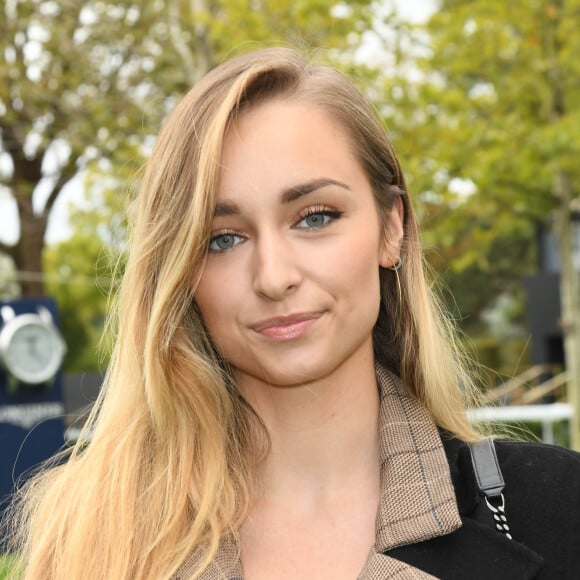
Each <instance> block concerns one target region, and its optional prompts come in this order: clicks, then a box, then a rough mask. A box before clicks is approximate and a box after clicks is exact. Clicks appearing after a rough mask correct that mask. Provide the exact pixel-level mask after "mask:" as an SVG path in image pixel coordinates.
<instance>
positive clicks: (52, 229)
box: [0, 0, 435, 244]
mask: <svg viewBox="0 0 580 580" xmlns="http://www.w3.org/2000/svg"><path fill="white" fill-rule="evenodd" d="M394 1H395V3H396V4H397V6H398V11H399V14H400V15H401V16H402V17H403V18H406V19H407V20H409V21H411V22H421V21H423V20H425V19H426V18H427V17H428V16H429V15H430V14H431V13H432V12H433V11H434V9H435V0H394ZM369 51H372V47H370V48H369ZM3 167H4V168H5V167H6V159H3V158H2V156H0V171H2V168H3ZM82 196H83V190H82V179H80V178H78V177H77V178H75V179H73V180H72V181H71V182H70V183H69V184H68V185H67V186H66V188H65V189H64V190H63V191H62V193H61V194H60V196H59V197H58V199H57V201H56V203H55V205H54V208H53V210H52V212H51V215H50V219H49V223H48V230H47V234H46V240H47V242H48V243H49V244H51V243H55V242H58V241H60V240H63V239H66V238H67V237H68V235H69V234H70V228H69V226H68V219H67V216H68V208H69V207H70V206H71V205H76V204H78V203H79V202H80V200H81V199H82ZM45 199H46V188H44V191H43V188H42V187H39V188H37V191H35V195H34V202H35V206H36V207H39V206H40V207H41V206H42V203H43V202H44V200H45ZM17 237H18V216H17V213H16V205H15V203H14V200H13V199H12V197H11V196H10V193H9V192H8V190H7V189H5V188H2V186H0V241H2V242H5V243H9V244H12V243H14V242H15V241H16V240H17Z"/></svg>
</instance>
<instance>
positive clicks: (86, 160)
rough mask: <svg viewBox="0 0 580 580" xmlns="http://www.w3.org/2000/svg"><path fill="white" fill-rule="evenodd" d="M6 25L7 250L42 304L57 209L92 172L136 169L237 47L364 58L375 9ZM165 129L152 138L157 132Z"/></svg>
mask: <svg viewBox="0 0 580 580" xmlns="http://www.w3.org/2000/svg"><path fill="white" fill-rule="evenodd" d="M2 12H3V13H2V17H1V18H0V59H2V60H1V61H0V132H1V141H0V158H1V159H2V163H0V170H1V171H2V173H0V186H3V187H4V188H5V189H6V190H7V191H8V192H9V194H10V195H11V196H12V198H13V200H14V202H15V204H16V207H17V210H18V216H19V225H20V236H19V239H18V241H17V242H16V244H14V245H8V244H6V243H1V244H0V252H1V253H3V254H5V255H7V256H10V257H11V258H12V259H13V261H14V263H15V265H16V270H17V271H18V272H20V273H22V272H24V273H28V276H29V277H27V278H23V279H22V280H21V290H22V294H23V295H25V296H34V295H42V294H43V293H44V284H43V279H42V275H41V274H42V251H43V248H44V238H45V233H46V227H47V222H48V219H49V216H50V212H51V210H52V208H53V206H54V204H55V202H56V200H57V199H58V197H59V195H60V194H61V192H62V191H63V189H64V188H65V187H66V186H67V184H68V185H70V184H71V180H72V178H73V177H74V176H75V175H78V174H79V173H82V172H83V171H84V170H86V168H87V167H88V165H89V164H90V163H94V162H95V161H97V160H103V159H107V160H109V162H110V164H111V165H112V166H124V165H126V164H135V162H136V160H138V159H139V157H140V155H139V152H140V149H141V148H142V146H143V142H144V141H145V139H146V137H147V136H148V132H147V131H145V134H144V131H143V126H144V125H145V126H147V127H149V126H150V127H155V126H157V124H158V123H159V121H160V118H161V117H162V116H163V115H164V114H165V112H166V110H167V108H168V107H170V106H171V105H172V104H173V102H174V100H175V95H177V94H181V93H183V91H184V90H185V88H187V87H188V86H189V85H191V84H192V83H193V82H195V80H197V79H198V78H199V77H200V76H201V75H203V74H204V73H205V72H207V70H208V69H209V68H210V67H212V66H213V65H214V64H216V63H217V62H219V61H220V60H222V59H223V58H224V57H225V56H227V55H229V54H231V51H232V47H233V48H234V49H240V47H241V48H242V49H245V48H249V47H251V46H253V45H256V44H259V43H262V42H267V43H272V42H284V41H286V42H288V41H296V42H301V43H303V44H304V45H305V46H320V45H324V46H326V47H330V48H336V49H341V50H344V49H354V48H356V47H357V46H358V44H359V43H360V39H361V36H362V32H363V31H364V30H365V29H366V28H367V27H368V26H369V23H370V21H371V18H372V4H371V2H370V0H353V1H352V2H341V3H335V2H332V1H328V0H301V1H298V2H297V1H291V0H255V1H251V2H250V1H249V0H228V1H225V0H222V1H219V0H190V1H189V2H187V1H186V0H166V1H159V2H132V1H129V0H117V1H115V0H89V1H87V2H74V1H72V0H67V1H62V2H55V1H44V0H4V1H3V2H2ZM154 132H155V131H154V130H152V131H151V133H154Z"/></svg>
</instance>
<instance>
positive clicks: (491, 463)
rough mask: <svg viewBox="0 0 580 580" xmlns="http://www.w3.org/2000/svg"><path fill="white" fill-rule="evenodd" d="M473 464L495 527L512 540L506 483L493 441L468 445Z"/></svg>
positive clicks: (482, 441) (489, 439)
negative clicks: (507, 515)
mask: <svg viewBox="0 0 580 580" xmlns="http://www.w3.org/2000/svg"><path fill="white" fill-rule="evenodd" d="M468 445H469V453H470V454H471V463H472V464H473V471H474V473H475V480H476V482H477V487H478V488H479V493H480V494H481V495H482V496H483V497H484V498H485V503H486V504H487V507H488V508H489V509H490V510H491V512H492V514H493V519H494V521H495V527H496V528H497V530H498V531H499V532H501V533H502V534H504V535H505V536H506V537H507V538H509V539H510V540H511V539H512V536H511V534H510V528H509V526H508V523H507V518H506V515H505V498H504V495H503V490H504V488H505V482H504V479H503V475H502V473H501V468H500V466H499V461H498V459H497V453H496V451H495V444H494V442H493V439H491V438H489V437H487V438H485V439H481V440H479V441H473V442H471V443H468Z"/></svg>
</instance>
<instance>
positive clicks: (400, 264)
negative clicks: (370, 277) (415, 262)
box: [387, 256, 403, 272]
mask: <svg viewBox="0 0 580 580" xmlns="http://www.w3.org/2000/svg"><path fill="white" fill-rule="evenodd" d="M402 267H403V258H401V256H399V257H398V258H397V261H396V262H395V263H394V264H393V265H392V266H390V267H389V268H387V270H392V271H393V272H398V271H399V270H400V269H401V268H402Z"/></svg>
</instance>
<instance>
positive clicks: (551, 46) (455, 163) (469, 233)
mask: <svg viewBox="0 0 580 580" xmlns="http://www.w3.org/2000/svg"><path fill="white" fill-rule="evenodd" d="M578 24H580V2H579V1H578V0H541V1H538V2H534V3H530V2H529V1H527V0H514V1H512V2H504V1H503V0H469V1H468V0H444V1H443V2H441V5H440V10H439V11H438V12H437V13H435V14H434V15H433V17H432V18H431V19H430V21H429V23H428V25H427V32H428V34H429V37H430V41H431V49H430V52H429V53H428V54H427V56H426V57H425V58H424V60H423V69H422V70H423V74H424V78H423V81H424V82H423V83H422V85H421V87H419V88H417V89H416V94H415V97H416V99H415V101H414V106H415V107H416V108H417V110H418V111H421V117H422V119H421V121H422V123H420V125H421V128H422V129H423V130H424V135H423V139H428V140H430V148H429V149H428V151H429V153H428V156H427V159H428V162H429V163H431V164H432V165H433V169H434V170H432V171H431V175H435V176H436V177H437V179H438V180H439V183H438V184H437V183H436V184H435V185H436V189H435V190H434V189H433V187H427V188H426V189H425V192H426V193H425V195H426V196H427V198H429V196H431V198H435V199H436V201H440V200H441V199H445V201H446V203H447V204H452V207H453V212H452V213H448V214H446V215H444V216H442V221H440V223H444V222H445V228H444V229H445V231H446V232H447V236H448V239H449V241H450V244H449V247H453V246H455V245H456V244H457V243H458V242H461V241H462V242H466V244H465V245H464V246H463V248H462V251H461V252H458V255H456V257H455V259H454V264H455V266H456V267H457V265H458V264H459V267H460V268H467V267H470V266H471V265H473V264H477V263H478V262H482V263H484V264H485V263H486V262H487V263H488V264H493V263H494V262H497V261H501V260H502V256H501V255H498V254H491V253H490V252H491V250H492V249H493V248H494V247H495V246H496V244H497V240H499V239H503V240H506V241H507V240H516V241H517V242H518V243H526V241H527V243H528V244H529V243H530V242H531V241H532V240H533V232H534V228H535V226H536V225H537V224H544V225H546V226H549V225H552V227H553V228H554V231H555V233H556V236H557V238H558V243H559V250H560V256H561V262H562V271H561V295H562V319H563V325H564V344H565V353H566V364H567V369H568V373H569V378H570V380H569V393H568V398H569V401H570V403H571V404H572V405H573V406H574V407H575V408H576V409H578V408H580V335H579V333H580V283H579V279H578V272H577V270H576V269H575V267H574V263H573V246H572V244H573V236H572V234H571V221H572V215H573V213H574V212H575V211H577V209H578V204H579V201H580V199H579V197H578V193H577V192H578V191H579V186H580V167H579V166H578V162H577V159H578V156H579V154H580V140H578V138H577V128H578V127H579V126H580V84H579V83H578V82H577V79H578V78H580V58H578V55H579V54H580V39H579V38H578V35H577V34H576V33H575V30H576V29H577V27H578ZM426 150H427V149H426ZM457 180H462V181H461V182H460V183H469V184H470V186H471V187H472V189H471V191H469V192H468V194H466V193H465V192H463V193H461V192H458V191H457V189H455V190H454V188H453V184H454V183H457V182H458V181H457ZM437 196H439V200H437ZM528 263H529V262H528ZM520 267H521V265H520V264H514V265H513V268H514V270H515V271H518V272H521V270H520ZM572 434H573V440H572V444H573V446H574V447H575V448H580V413H576V416H575V418H574V420H573V428H572Z"/></svg>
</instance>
